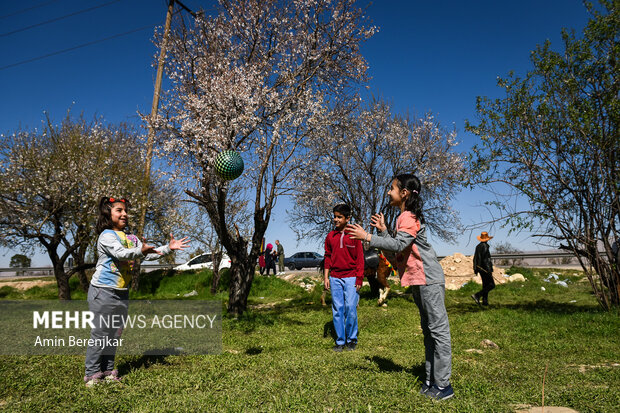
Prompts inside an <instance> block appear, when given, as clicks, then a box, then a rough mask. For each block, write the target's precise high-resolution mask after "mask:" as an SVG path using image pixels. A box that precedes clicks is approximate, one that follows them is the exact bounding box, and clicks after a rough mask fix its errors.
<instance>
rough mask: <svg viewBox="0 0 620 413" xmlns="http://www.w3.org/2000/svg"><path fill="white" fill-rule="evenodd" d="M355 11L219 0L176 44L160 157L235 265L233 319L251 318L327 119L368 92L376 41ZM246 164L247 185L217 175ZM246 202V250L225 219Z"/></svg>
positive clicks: (346, 1) (346, 0)
mask: <svg viewBox="0 0 620 413" xmlns="http://www.w3.org/2000/svg"><path fill="white" fill-rule="evenodd" d="M354 3H355V2H354V1H353V0H339V1H336V0H294V1H287V2H284V1H277V0H265V1H257V0H239V1H226V0H221V1H220V2H219V6H218V13H217V15H214V16H213V17H209V16H206V15H205V14H200V15H199V16H198V17H197V18H196V20H195V21H193V22H192V24H191V26H190V27H186V26H185V25H183V26H182V27H179V28H178V29H176V30H175V32H174V33H173V34H172V35H171V37H170V40H169V42H170V43H169V44H170V49H169V52H168V57H167V59H168V61H167V68H168V76H169V79H170V82H171V89H170V90H169V92H168V93H167V94H166V95H165V96H164V97H163V101H162V104H163V107H162V112H161V113H163V114H165V115H162V118H161V119H160V120H159V121H158V124H157V125H156V126H157V127H159V128H160V131H162V130H163V131H164V133H160V138H162V149H163V150H164V151H166V152H167V153H168V154H169V155H170V157H171V158H172V159H174V160H175V161H177V162H178V163H177V178H181V176H182V175H183V176H185V177H186V178H189V180H188V189H187V191H186V192H187V194H188V195H189V196H190V197H191V198H192V199H194V200H196V201H197V202H198V203H199V204H200V205H201V206H202V207H204V208H205V210H206V211H207V213H208V215H209V219H210V220H211V223H212V224H213V227H214V229H215V231H216V233H217V235H218V237H219V239H220V242H221V244H222V245H223V246H224V248H225V249H226V251H227V252H228V255H229V256H230V258H231V261H232V263H231V265H232V268H231V287H230V299H229V303H228V311H229V312H230V313H231V314H241V313H243V311H245V309H246V306H247V296H248V294H249V291H250V287H251V284H252V280H253V276H254V270H255V265H256V261H257V258H258V254H259V251H260V244H261V240H262V238H263V236H264V234H265V231H266V229H267V225H268V223H269V220H270V219H271V213H272V209H273V207H274V206H275V204H276V200H277V198H278V197H279V196H280V195H283V194H290V193H291V191H292V190H293V189H294V188H295V186H296V184H295V182H293V181H292V178H293V177H294V176H295V173H296V171H298V170H301V169H303V168H304V167H305V166H306V164H307V159H306V153H305V150H304V145H303V143H304V142H305V141H307V140H308V139H311V135H312V132H313V131H314V130H316V129H317V127H318V122H320V121H321V120H322V119H324V116H322V114H323V113H324V112H325V111H326V110H328V108H329V107H331V106H333V105H335V104H336V102H337V101H340V100H342V99H345V98H346V97H347V95H348V94H349V93H350V92H351V87H352V85H354V84H355V83H356V82H359V81H364V80H365V73H366V63H365V60H364V59H363V57H362V56H361V54H360V51H359V47H360V44H361V42H362V41H364V40H365V39H367V38H369V37H370V36H371V35H372V34H373V32H374V29H373V28H372V27H365V26H364V24H365V17H364V14H363V12H362V10H360V9H359V8H358V7H356V5H355V4H354ZM225 149H233V150H236V151H238V152H240V153H241V154H242V156H243V158H244V161H245V163H246V168H245V172H244V174H243V175H242V177H241V178H238V179H237V180H236V181H233V182H223V181H222V180H220V179H219V178H218V177H217V176H216V175H215V174H214V173H213V160H214V158H215V156H216V155H217V153H218V152H219V151H221V150H225ZM230 194H235V195H236V196H239V195H242V196H243V198H245V199H247V200H249V201H250V202H249V204H248V207H249V209H250V212H251V217H252V218H251V222H250V224H251V225H250V226H251V228H252V231H251V235H250V236H249V239H247V238H246V237H243V236H242V235H241V232H240V231H239V230H238V227H239V225H240V224H241V223H240V222H235V221H233V220H232V219H231V217H229V216H227V214H226V205H227V203H228V202H229V195H230Z"/></svg>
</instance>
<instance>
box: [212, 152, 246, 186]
mask: <svg viewBox="0 0 620 413" xmlns="http://www.w3.org/2000/svg"><path fill="white" fill-rule="evenodd" d="M242 172H243V159H242V158H241V155H239V154H238V153H237V152H235V151H222V152H220V153H219V154H217V156H216V157H215V173H217V174H218V176H219V177H220V178H222V179H224V180H226V181H230V180H232V179H235V178H238V177H239V176H240V175H241V173H242Z"/></svg>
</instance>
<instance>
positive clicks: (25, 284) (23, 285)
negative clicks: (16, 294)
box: [0, 280, 56, 291]
mask: <svg viewBox="0 0 620 413" xmlns="http://www.w3.org/2000/svg"><path fill="white" fill-rule="evenodd" d="M50 284H56V281H45V280H34V281H12V280H8V281H5V280H1V281H0V288H2V287H4V286H7V287H12V288H15V289H17V290H22V291H25V290H27V289H29V288H32V287H42V286H44V285H50Z"/></svg>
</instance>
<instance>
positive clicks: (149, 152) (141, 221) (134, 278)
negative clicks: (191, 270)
mask: <svg viewBox="0 0 620 413" xmlns="http://www.w3.org/2000/svg"><path fill="white" fill-rule="evenodd" d="M174 2H175V0H168V11H167V13H166V23H165V25H164V37H163V39H162V42H161V49H160V50H159V60H158V61H157V76H156V77H155V92H154V93H153V104H152V105H151V115H150V122H148V130H149V135H148V138H147V141H146V166H145V168H144V180H143V183H142V199H141V202H140V204H139V205H140V216H139V218H138V227H137V228H136V232H137V235H138V237H140V238H142V236H143V235H144V226H145V223H146V208H147V203H148V198H149V187H150V186H151V160H152V158H153V143H154V141H155V129H154V128H153V122H154V121H155V119H156V118H157V110H158V109H159V93H160V91H161V80H162V77H163V75H164V61H165V58H166V50H167V49H168V37H169V35H170V25H171V23H172V12H173V9H174ZM140 267H141V266H140V263H138V262H136V264H135V267H134V269H133V274H132V275H131V288H132V289H133V290H134V291H136V290H137V289H138V286H139V283H140Z"/></svg>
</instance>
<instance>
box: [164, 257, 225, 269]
mask: <svg viewBox="0 0 620 413" xmlns="http://www.w3.org/2000/svg"><path fill="white" fill-rule="evenodd" d="M211 255H212V254H211V253H210V252H208V253H205V254H201V255H198V256H197V257H194V258H192V259H191V260H189V261H187V262H186V263H185V264H181V265H178V266H176V267H174V269H175V270H177V271H189V270H202V269H208V270H212V269H213V261H212V260H211V258H212V256H211ZM224 268H230V257H228V255H226V254H222V259H221V260H220V271H221V270H222V269H224Z"/></svg>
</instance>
